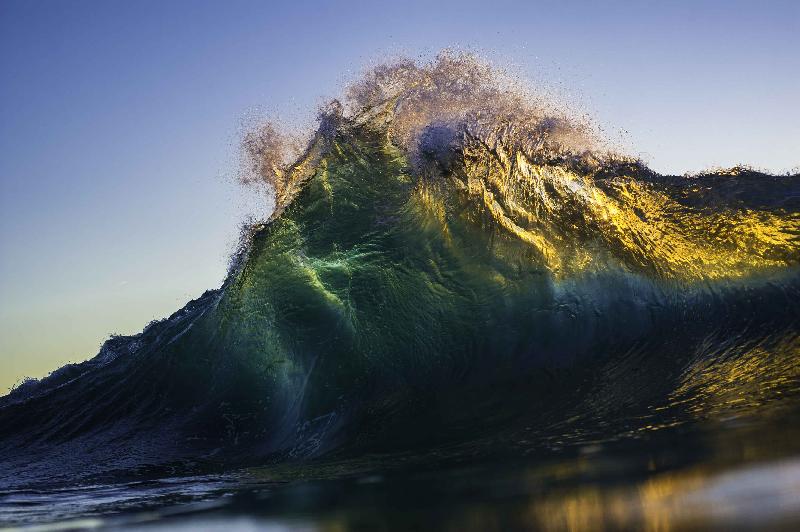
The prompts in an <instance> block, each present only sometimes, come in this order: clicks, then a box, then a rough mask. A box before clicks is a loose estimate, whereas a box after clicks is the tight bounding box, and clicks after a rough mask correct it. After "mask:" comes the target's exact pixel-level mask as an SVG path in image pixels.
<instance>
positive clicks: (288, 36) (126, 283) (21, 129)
mask: <svg viewBox="0 0 800 532" xmlns="http://www.w3.org/2000/svg"><path fill="white" fill-rule="evenodd" d="M272 4H280V5H277V6H276V5H272ZM448 46H449V47H454V46H455V47H459V48H462V49H471V50H475V51H477V52H480V53H482V54H483V55H485V56H488V57H490V58H493V59H494V60H495V61H497V62H499V63H502V64H511V65H516V66H517V67H518V68H519V69H520V70H521V71H522V72H523V73H524V74H525V76H527V77H528V78H529V79H531V80H532V82H533V84H534V85H541V86H543V87H544V88H546V89H548V90H551V91H554V92H555V93H556V94H558V95H559V97H561V98H563V99H567V100H570V101H572V102H575V103H576V104H577V105H579V106H580V107H581V108H582V109H584V110H586V111H588V112H590V113H591V115H593V116H594V117H595V119H596V120H597V121H598V122H599V123H600V124H601V125H602V126H603V127H604V128H605V129H606V130H607V131H608V132H609V135H610V136H611V137H612V138H618V137H619V136H620V135H622V137H623V139H624V141H625V142H626V143H627V145H628V146H629V147H630V151H631V152H632V153H633V154H634V155H640V156H642V157H643V158H644V159H645V160H646V161H648V162H649V164H650V165H651V166H652V167H653V168H654V169H656V170H658V171H661V172H671V173H684V172H693V171H699V170H702V169H704V168H708V167H711V166H732V165H734V164H737V163H749V164H752V165H754V166H756V167H760V168H764V169H770V170H772V171H781V172H782V171H787V170H790V169H792V168H796V167H798V165H800V101H799V100H800V96H799V95H800V2H797V1H785V2H781V1H773V2H769V1H763V0H762V1H751V2H738V1H730V0H728V1H706V2H703V1H692V2H663V1H652V2H651V1H637V2H585V3H584V2H564V1H559V2H534V1H519V2H508V1H496V0H492V1H486V0H484V1H483V2H469V1H465V0H461V1H458V2H440V1H430V0H426V1H423V2H417V1H407V0H396V1H394V2H376V1H369V2H345V1H341V2H333V1H329V2H322V1H318V2H302V1H294V2H268V1H262V2H255V1H231V0H227V1H218V2H197V1H191V2H190V1H185V2H183V1H169V0H166V1H165V0H159V1H142V0H137V1H135V2H131V1H96V2H88V1H49V2H45V1H36V0H20V1H14V0H0V394H3V393H4V392H5V390H7V389H8V388H9V387H10V386H11V385H12V384H14V383H15V382H16V381H18V380H19V379H20V378H22V377H23V376H33V377H41V376H43V375H45V374H46V373H47V372H49V371H50V370H53V369H55V368H57V367H58V366H60V365H62V364H64V363H65V362H68V361H79V360H83V359H86V358H89V357H91V356H93V355H94V354H95V353H96V352H97V350H98V347H99V345H100V343H101V342H102V341H103V340H104V339H105V338H106V337H107V336H108V335H109V334H110V333H126V334H127V333H134V332H138V331H140V330H141V329H142V327H143V326H144V325H145V324H146V323H147V322H148V321H150V320H153V319H157V318H161V317H165V316H167V315H169V314H170V313H171V312H173V311H175V310H177V309H178V308H180V307H181V306H182V305H183V304H184V303H185V302H186V301H187V300H189V299H190V298H192V297H196V296H199V295H200V294H201V293H202V292H203V290H205V289H207V288H214V287H217V286H219V284H220V282H221V281H222V278H223V276H224V273H225V268H226V265H227V259H228V256H229V254H230V252H231V250H232V249H233V247H234V246H235V244H236V239H237V234H238V229H237V227H238V224H239V223H240V221H241V220H242V218H243V216H244V215H245V214H247V213H248V212H252V210H253V209H256V210H258V209H261V210H262V211H264V210H266V209H267V200H266V199H262V200H260V203H259V202H253V199H252V198H251V197H248V196H247V195H246V194H244V193H243V192H241V191H240V190H239V189H238V187H237V186H236V185H235V184H234V183H233V182H232V179H231V176H232V175H234V174H235V171H236V166H237V142H238V141H237V139H238V138H239V135H240V131H241V128H242V124H243V122H244V121H245V120H246V119H248V117H253V116H259V115H264V114H265V113H280V114H282V115H284V116H287V117H290V118H299V119H303V118H308V117H309V116H311V115H312V113H313V110H314V108H315V106H316V105H317V104H318V103H319V102H320V101H322V99H324V98H325V97H329V96H335V95H336V94H337V93H338V91H339V89H340V87H341V86H342V84H343V83H344V82H346V81H347V80H348V79H351V78H352V77H353V76H355V75H356V74H357V72H358V71H359V70H360V69H361V68H362V67H363V66H364V65H365V64H367V63H369V62H371V61H375V60H380V59H381V58H382V57H385V56H386V55H389V54H397V53H406V54H408V55H411V56H414V57H418V56H422V57H426V56H430V55H432V54H435V53H436V52H437V51H438V50H440V49H441V48H444V47H448Z"/></svg>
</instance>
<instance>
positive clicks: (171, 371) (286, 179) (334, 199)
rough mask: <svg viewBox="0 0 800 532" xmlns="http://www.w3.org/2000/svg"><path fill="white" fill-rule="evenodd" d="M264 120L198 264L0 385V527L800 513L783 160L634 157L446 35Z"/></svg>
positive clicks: (798, 288) (329, 524)
mask: <svg viewBox="0 0 800 532" xmlns="http://www.w3.org/2000/svg"><path fill="white" fill-rule="evenodd" d="M286 145H287V144H286V143H285V139H284V138H283V137H282V136H281V134H279V133H278V132H277V131H276V130H275V129H274V128H272V127H265V128H264V129H263V130H259V131H256V132H254V133H253V134H252V135H250V136H249V137H248V138H247V139H246V142H245V147H246V149H247V151H248V153H249V155H250V158H251V159H250V161H251V163H252V171H253V173H252V174H251V175H248V176H247V180H250V181H256V182H259V183H262V182H263V183H267V184H269V185H270V186H271V187H272V189H273V190H274V192H275V195H276V210H275V214H274V215H273V216H272V218H271V219H270V220H269V222H268V223H265V224H260V225H255V226H253V227H252V228H250V230H249V231H248V232H247V234H246V236H245V239H244V241H243V246H242V250H241V252H240V253H239V254H238V255H237V257H235V259H234V261H233V264H232V267H231V271H230V274H229V275H228V278H227V280H226V281H225V283H224V284H223V286H222V287H221V288H220V289H218V290H212V291H209V292H206V293H205V294H204V295H203V296H202V297H200V298H198V299H197V300H195V301H192V302H191V303H189V304H188V305H187V306H186V307H185V308H183V309H181V310H180V311H178V312H176V313H175V314H174V315H172V316H170V317H169V318H167V319H165V320H162V321H160V322H156V323H153V324H151V325H149V326H148V327H147V328H146V329H145V330H144V331H143V332H142V333H141V334H139V335H136V336H132V337H116V338H112V339H111V340H109V341H108V342H107V343H106V344H105V345H104V346H103V348H102V350H101V352H100V353H99V354H98V355H97V357H95V358H94V359H92V360H89V361H87V362H84V363H81V364H75V365H69V366H66V367H63V368H60V369H58V370H57V371H55V372H53V373H52V374H51V375H50V376H49V377H47V378H45V379H42V380H41V381H31V382H27V383H24V384H23V385H22V386H20V387H18V388H17V389H15V390H14V391H12V393H11V394H9V395H8V396H6V397H3V398H0V520H1V522H2V523H3V524H4V525H7V526H10V527H21V526H31V527H34V528H36V527H40V528H42V529H51V528H56V529H63V528H93V527H110V528H115V527H116V528H123V529H129V528H139V527H142V528H158V527H169V528H180V527H183V528H186V529H197V528H220V529H223V528H224V529H244V530H248V529H263V528H267V529H269V528H270V527H272V528H273V529H284V528H287V529H309V530H317V529H321V530H344V529H365V530H373V529H378V530H381V529H387V530H409V529H411V530H415V529H436V530H439V529H444V530H511V529H544V530H563V529H568V530H597V529H612V530H615V529H630V528H637V529H639V528H643V529H653V530H671V529H708V528H716V529H721V530H729V529H735V528H746V529H749V528H753V529H765V528H774V529H792V528H796V527H797V526H800V444H798V442H799V441H800V439H798V437H799V436H800V321H799V318H800V297H798V296H800V269H798V266H799V265H800V177H798V176H796V175H795V176H770V175H766V174H763V173H759V172H756V171H752V170H749V169H746V168H734V169H731V170H726V171H717V172H710V173H708V174H704V175H699V176H694V177H676V176H662V175H658V174H656V173H654V172H652V171H651V170H649V169H648V168H647V167H645V166H644V165H643V164H642V163H641V162H640V161H637V160H633V159H630V158H626V157H624V156H621V155H618V154H614V153H612V152H610V151H609V150H607V149H604V148H602V147H601V146H600V145H599V144H598V141H597V140H596V139H594V138H593V135H592V132H591V128H588V126H587V125H586V124H582V123H580V122H579V121H576V120H575V119H573V118H569V117H568V116H567V115H566V114H563V113H560V112H556V111H555V110H554V109H552V108H550V107H548V106H545V105H543V104H542V103H541V102H538V101H537V100H535V99H533V98H531V97H530V95H524V94H521V93H520V92H519V91H518V89H516V88H508V87H506V86H504V85H503V84H502V83H501V82H500V81H499V78H498V76H497V75H496V73H495V72H494V71H493V70H492V69H491V68H489V67H487V66H485V65H483V64H481V63H479V62H477V61H475V60H474V59H472V58H470V57H467V56H443V57H440V58H439V59H438V60H437V61H435V62H433V63H432V64H430V65H426V66H419V65H415V64H413V63H403V62H400V63H398V64H392V65H384V66H381V67H378V68H376V69H375V70H374V71H372V72H371V73H369V74H367V75H366V76H365V77H364V79H363V80H361V81H360V82H359V83H358V84H355V85H354V86H353V87H351V89H350V90H349V92H348V95H347V99H346V100H345V102H344V104H340V103H338V102H334V103H332V104H331V105H330V106H328V107H327V108H326V109H324V110H323V112H322V114H321V116H320V124H319V129H318V131H317V132H316V133H315V134H314V135H313V138H312V139H311V140H310V141H309V144H308V148H307V149H306V150H305V151H304V152H303V153H301V154H300V155H299V156H298V157H297V158H296V159H294V162H293V163H292V164H284V163H283V162H282V161H283V160H284V153H283V152H284V151H285V149H286ZM287 160H289V159H287Z"/></svg>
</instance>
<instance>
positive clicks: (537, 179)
mask: <svg viewBox="0 0 800 532" xmlns="http://www.w3.org/2000/svg"><path fill="white" fill-rule="evenodd" d="M360 129H369V130H370V131H378V132H380V134H381V135H383V136H384V138H385V142H386V143H387V145H388V146H391V147H392V148H393V149H398V150H400V152H401V153H402V154H404V156H405V157H406V159H407V161H408V166H409V173H410V174H412V175H414V176H416V178H417V185H416V189H415V192H414V193H415V195H416V197H417V199H418V200H419V201H421V202H422V203H423V204H427V205H429V206H430V207H431V208H432V209H433V210H434V211H435V212H436V213H437V217H438V218H439V220H440V223H442V230H443V231H445V232H446V231H447V225H448V224H449V223H453V222H454V221H456V220H462V221H463V219H464V217H465V216H467V217H468V218H469V217H471V219H473V220H479V221H480V223H485V221H486V220H487V219H489V220H491V221H492V222H493V223H494V226H495V227H496V228H497V230H498V231H501V232H502V233H503V234H505V235H507V236H508V237H509V238H513V239H517V240H519V241H521V242H524V243H525V245H527V246H530V247H531V248H532V249H533V250H534V251H535V252H536V256H537V257H538V260H539V261H540V263H541V265H542V266H544V267H546V268H547V269H548V270H550V271H551V272H552V273H553V274H554V275H556V276H558V277H563V276H569V275H573V274H578V273H585V272H591V271H601V270H607V269H608V268H609V267H610V266H611V267H615V268H616V267H618V268H622V269H627V270H633V271H640V272H644V273H646V274H650V275H656V276H660V277H663V278H672V279H678V280H719V279H735V278H739V277H742V276H745V275H750V274H752V273H757V272H759V271H774V270H776V269H781V268H786V267H793V266H796V265H798V263H800V215H799V214H798V212H797V210H796V209H795V210H794V211H792V210H787V209H782V208H780V207H775V208H773V207H769V206H768V207H764V206H760V207H758V208H754V207H750V206H746V205H743V204H741V202H739V203H737V202H725V201H722V200H720V201H719V202H718V203H717V204H711V203H708V202H705V203H704V201H705V200H704V198H705V197H706V196H708V194H707V191H708V189H709V187H713V186H714V183H712V180H711V177H715V178H720V177H722V178H730V179H740V180H742V179H741V178H742V174H748V175H750V178H751V180H752V179H756V180H757V179H758V178H759V176H758V175H757V173H756V172H752V171H749V170H747V169H741V168H739V169H732V170H729V171H727V172H719V171H717V172H715V173H714V174H713V175H712V174H709V175H706V176H703V175H701V176H693V177H691V178H690V177H671V176H660V175H658V174H656V173H654V172H652V171H651V170H649V169H648V168H647V167H646V165H645V164H643V163H642V162H641V161H639V160H638V159H636V158H632V157H629V156H626V155H624V154H620V153H618V152H616V151H615V150H613V149H611V148H609V144H608V143H606V142H605V141H604V140H603V139H602V137H601V135H600V134H599V133H598V129H597V128H596V127H595V126H594V125H593V124H592V122H591V120H590V119H589V118H587V117H585V116H580V115H577V114H575V113H572V112H570V111H569V110H568V109H565V108H564V107H563V106H560V105H557V104H555V103H553V102H552V101H551V100H549V99H548V98H546V97H543V96H541V95H539V94H537V93H536V92H535V91H533V90H531V89H530V88H528V87H527V86H526V85H525V84H524V83H522V82H520V81H519V80H518V79H517V78H515V77H513V76H510V75H509V74H507V73H506V72H504V71H502V70H499V69H496V68H494V67H493V66H491V65H490V64H488V63H487V62H485V61H483V60H481V59H480V58H478V57H476V56H474V55H471V54H465V53H454V52H443V53H441V54H439V55H438V56H436V57H435V58H434V59H433V60H432V61H430V62H425V63H422V62H417V61H413V60H411V59H399V60H394V61H390V62H387V63H384V64H379V65H377V66H374V67H373V68H371V69H369V70H367V71H366V72H365V73H364V74H363V75H362V77H361V78H360V79H358V80H357V81H355V82H354V83H352V84H351V85H350V86H349V87H347V88H346V90H345V91H344V95H343V97H342V98H341V99H340V100H332V101H330V102H329V103H328V104H326V105H325V106H323V107H322V108H321V110H320V112H319V127H318V129H317V130H316V132H315V133H314V135H313V136H312V138H311V139H310V140H308V141H306V142H305V143H300V142H298V141H297V138H296V137H294V136H292V135H289V134H287V133H286V132H281V131H280V130H279V129H278V128H276V127H275V126H273V125H272V124H265V125H264V126H263V127H261V128H259V129H256V130H254V131H252V132H251V133H250V134H248V135H247V136H246V137H245V139H244V143H243V145H244V153H245V158H246V161H247V165H246V169H245V170H246V171H245V172H244V173H243V174H242V176H243V177H242V181H243V182H246V183H250V184H254V183H257V184H266V185H267V186H269V187H270V188H271V189H272V190H273V191H274V194H275V198H276V200H275V205H276V208H275V212H274V213H273V218H274V217H277V216H280V213H281V212H282V211H283V209H284V208H285V207H286V206H287V205H288V204H290V203H291V201H292V199H293V198H294V197H295V195H296V194H297V193H298V192H299V191H300V190H302V188H303V185H304V183H305V182H306V181H307V180H308V179H309V178H311V177H312V176H313V175H314V174H315V172H316V171H317V168H318V167H319V165H320V164H321V163H322V161H323V159H324V158H325V156H326V154H327V153H328V150H329V149H330V147H331V146H332V144H333V143H334V140H335V139H336V138H337V135H338V136H339V138H340V141H341V138H342V135H348V134H357V131H358V130H360ZM763 179H780V178H775V177H773V176H763ZM785 179H797V177H796V176H795V177H786V178H785Z"/></svg>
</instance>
